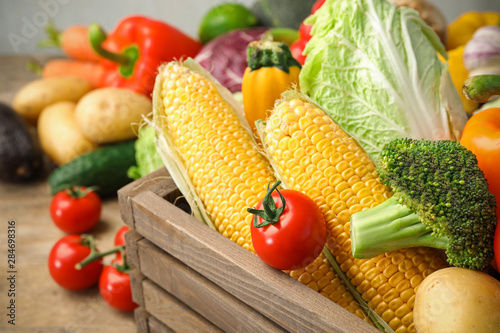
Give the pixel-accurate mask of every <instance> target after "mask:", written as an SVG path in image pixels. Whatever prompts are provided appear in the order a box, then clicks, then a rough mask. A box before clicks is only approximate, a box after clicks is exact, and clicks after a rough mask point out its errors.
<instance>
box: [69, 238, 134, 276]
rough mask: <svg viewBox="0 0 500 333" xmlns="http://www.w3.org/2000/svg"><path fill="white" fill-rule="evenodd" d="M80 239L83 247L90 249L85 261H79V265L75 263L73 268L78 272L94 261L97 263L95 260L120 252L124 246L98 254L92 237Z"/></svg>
mask: <svg viewBox="0 0 500 333" xmlns="http://www.w3.org/2000/svg"><path fill="white" fill-rule="evenodd" d="M82 238H83V240H82V243H83V244H84V245H87V246H89V247H90V254H89V255H88V256H87V257H86V258H85V259H83V260H82V261H80V262H79V263H77V264H76V265H75V268H76V269H78V270H80V269H82V268H83V267H85V266H87V265H88V264H90V263H93V262H94V261H97V260H99V259H101V258H103V257H105V256H107V255H110V254H113V253H116V252H120V251H122V250H124V249H125V245H120V246H116V247H114V248H112V249H111V250H108V251H105V252H99V251H97V249H96V247H95V240H94V237H92V236H91V235H82Z"/></svg>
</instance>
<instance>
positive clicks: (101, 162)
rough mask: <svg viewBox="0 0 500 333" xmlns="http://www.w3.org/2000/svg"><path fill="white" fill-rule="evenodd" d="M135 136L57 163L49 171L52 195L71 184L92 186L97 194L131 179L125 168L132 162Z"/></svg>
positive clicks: (112, 192) (107, 192)
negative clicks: (50, 171)
mask: <svg viewBox="0 0 500 333" xmlns="http://www.w3.org/2000/svg"><path fill="white" fill-rule="evenodd" d="M134 144H135V140H133V141H127V142H123V143H118V144H112V145H107V146H103V147H101V148H98V149H96V150H94V151H91V152H89V153H86V154H83V155H81V156H80V157H77V158H76V159H74V160H73V161H71V162H69V163H67V164H64V165H62V166H60V167H59V168H57V169H55V170H54V171H53V172H52V173H51V174H50V175H49V187H50V191H51V193H52V195H54V194H56V193H57V192H59V191H62V190H64V189H67V188H70V187H72V186H77V185H78V186H87V187H89V186H92V187H95V191H96V193H97V194H98V195H99V196H101V197H107V196H111V195H116V192H117V191H118V190H119V189H120V188H121V187H123V186H125V185H127V184H128V183H130V182H131V181H132V179H131V178H129V177H128V175H127V171H128V169H129V168H130V167H131V166H133V165H135V163H136V161H135V147H134Z"/></svg>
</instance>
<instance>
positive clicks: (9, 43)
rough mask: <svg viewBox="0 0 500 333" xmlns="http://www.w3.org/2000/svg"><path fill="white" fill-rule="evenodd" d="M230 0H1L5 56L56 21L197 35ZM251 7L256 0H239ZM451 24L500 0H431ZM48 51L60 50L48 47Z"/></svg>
mask: <svg viewBox="0 0 500 333" xmlns="http://www.w3.org/2000/svg"><path fill="white" fill-rule="evenodd" d="M223 2H227V0H141V1H137V0H0V54H26V53H33V52H37V51H38V52H39V51H40V49H39V48H38V47H37V43H38V42H39V41H40V40H42V39H44V38H46V34H45V32H44V29H43V28H44V26H46V24H47V23H48V22H49V20H52V21H53V22H54V23H55V25H56V27H58V28H61V29H64V28H66V27H68V26H70V25H72V24H90V23H92V22H99V23H100V24H101V25H102V26H103V27H104V28H105V29H106V30H108V31H109V30H112V29H113V27H114V26H115V24H116V23H117V22H118V21H119V20H120V19H121V18H123V17H124V16H126V15H130V14H144V15H148V16H150V17H153V18H157V19H161V20H163V21H166V22H168V23H169V24H172V25H174V26H176V27H178V28H180V29H181V30H183V31H184V32H185V33H187V34H188V35H190V36H192V37H197V29H198V24H199V22H200V20H201V18H202V17H203V15H204V14H205V13H206V12H207V11H208V10H209V8H211V7H213V6H214V5H216V4H219V3H223ZM235 2H239V3H241V4H244V5H246V6H249V7H251V6H252V5H253V4H254V3H255V0H239V1H238V0H237V1H235ZM430 2H432V3H433V4H434V5H436V6H437V7H438V8H439V9H440V10H441V11H442V12H443V14H444V16H445V18H446V19H447V20H448V21H449V22H450V21H452V20H454V19H455V18H456V17H458V16H459V15H460V14H462V13H464V12H466V11H469V10H476V11H487V10H491V11H497V12H498V11H500V0H474V1H468V0H430ZM43 52H57V51H55V50H53V49H45V50H43Z"/></svg>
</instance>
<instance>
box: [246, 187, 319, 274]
mask: <svg viewBox="0 0 500 333" xmlns="http://www.w3.org/2000/svg"><path fill="white" fill-rule="evenodd" d="M271 190H272V189H271ZM280 193H281V194H282V195H283V197H284V199H285V201H286V202H285V208H284V209H283V212H282V213H281V215H277V216H279V218H278V221H277V223H275V224H270V225H267V226H264V227H256V226H255V220H254V223H253V224H252V226H251V234H252V241H253V246H254V249H255V252H256V253H257V255H258V256H259V257H260V258H261V259H262V260H263V261H264V262H265V263H266V264H268V265H269V266H272V267H274V268H277V269H281V270H290V269H298V268H302V267H305V266H307V265H308V264H310V263H311V262H313V261H314V260H315V259H316V258H317V257H318V256H319V255H320V253H321V251H322V250H323V247H324V245H325V242H326V234H327V233H326V223H325V219H324V217H323V214H322V213H321V211H320V210H319V208H318V206H317V205H316V203H315V202H314V201H313V200H312V199H311V198H309V197H308V196H307V195H305V194H303V193H302V192H299V191H295V190H286V189H285V190H280ZM272 199H273V201H274V203H275V205H276V207H278V208H280V207H282V206H283V203H282V199H281V198H280V196H279V193H278V192H276V191H273V192H272ZM265 201H266V198H264V200H263V201H261V202H260V203H259V204H258V205H257V207H256V209H257V210H262V209H263V202H265ZM256 220H257V223H258V224H259V225H260V224H261V223H263V222H265V220H264V219H263V218H262V217H261V216H257V217H256Z"/></svg>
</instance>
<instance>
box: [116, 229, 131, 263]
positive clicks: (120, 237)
mask: <svg viewBox="0 0 500 333" xmlns="http://www.w3.org/2000/svg"><path fill="white" fill-rule="evenodd" d="M129 230H130V227H129V226H126V225H124V226H123V227H121V228H120V229H118V231H117V232H116V234H115V240H114V244H115V246H122V245H123V246H125V233H126V232H127V231H129ZM122 257H123V255H122V251H120V252H117V253H116V259H115V261H116V262H117V263H120V264H121V263H122Z"/></svg>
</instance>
